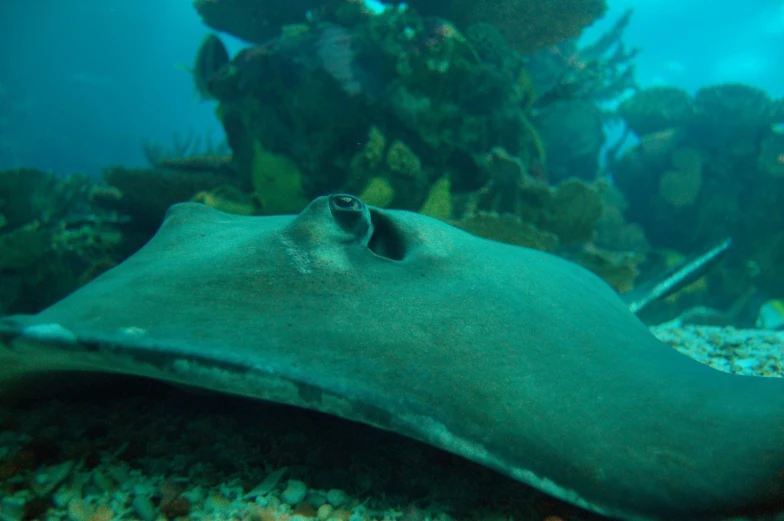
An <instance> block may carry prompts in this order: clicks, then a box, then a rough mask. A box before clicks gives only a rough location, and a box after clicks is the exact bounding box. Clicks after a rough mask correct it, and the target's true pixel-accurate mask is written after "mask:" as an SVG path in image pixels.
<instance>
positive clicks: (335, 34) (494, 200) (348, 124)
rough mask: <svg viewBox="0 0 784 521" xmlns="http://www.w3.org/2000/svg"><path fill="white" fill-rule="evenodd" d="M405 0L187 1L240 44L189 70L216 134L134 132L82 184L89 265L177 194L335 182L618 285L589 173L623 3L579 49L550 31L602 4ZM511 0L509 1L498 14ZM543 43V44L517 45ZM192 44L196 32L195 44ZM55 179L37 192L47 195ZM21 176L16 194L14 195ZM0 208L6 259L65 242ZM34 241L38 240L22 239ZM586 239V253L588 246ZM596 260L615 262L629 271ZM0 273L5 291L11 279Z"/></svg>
mask: <svg viewBox="0 0 784 521" xmlns="http://www.w3.org/2000/svg"><path fill="white" fill-rule="evenodd" d="M408 4H409V8H402V7H401V8H392V9H387V10H385V11H384V12H383V13H381V14H371V13H369V12H368V11H366V10H365V7H364V6H363V4H362V3H361V2H357V1H354V0H326V1H322V2H319V3H318V4H317V5H316V6H315V7H314V6H312V5H310V4H308V5H307V6H305V5H304V4H303V3H302V2H300V1H299V0H295V1H293V2H279V1H277V0H273V1H270V2H258V1H256V0H196V1H195V2H194V6H195V8H196V9H197V10H198V12H199V13H200V14H201V15H202V17H203V18H204V20H205V21H206V22H207V23H208V24H209V25H211V26H212V27H214V28H215V29H217V30H221V31H227V32H230V33H232V34H234V35H236V36H239V37H241V38H244V39H246V40H248V41H249V42H252V43H253V45H250V46H248V47H246V48H244V49H242V50H241V51H240V52H239V53H237V54H236V55H235V56H234V57H233V58H231V59H230V60H229V61H228V62H226V59H225V58H226V57H227V56H225V55H224V53H223V49H224V45H223V43H222V42H221V41H220V39H219V37H218V36H215V35H211V36H210V37H209V41H210V42H211V45H213V46H214V47H215V48H216V49H218V50H221V53H219V54H220V58H221V59H220V60H217V61H215V63H212V62H210V63H206V64H205V66H204V67H203V70H201V71H200V74H199V75H198V78H197V79H198V83H199V87H200V89H201V91H203V92H206V93H208V94H209V97H210V98H215V100H216V101H217V107H216V110H215V113H216V116H217V117H218V120H219V122H220V123H221V124H222V126H223V129H224V131H225V137H226V140H225V142H220V143H218V142H213V140H212V139H211V137H210V136H209V135H207V136H199V135H197V134H196V133H195V132H194V131H190V132H188V133H185V134H175V135H174V136H173V138H172V141H171V143H170V144H168V145H165V144H160V143H152V142H147V143H143V149H144V152H145V154H146V157H147V159H148V161H149V163H150V165H151V167H152V168H149V169H133V168H124V167H113V168H107V169H105V170H104V171H103V172H102V176H101V179H100V182H99V183H98V184H95V183H93V184H90V185H89V187H86V188H84V190H85V191H87V192H90V194H91V195H90V196H89V197H87V196H85V201H86V202H85V203H84V204H83V205H82V206H83V207H84V208H85V209H84V212H85V213H87V214H89V215H93V216H101V217H100V219H108V218H109V217H107V216H122V218H120V217H118V219H120V221H118V222H117V223H114V224H112V226H117V227H118V230H119V231H120V233H121V237H120V239H122V240H121V241H120V243H121V244H116V245H114V246H112V247H111V248H109V247H108V246H107V249H110V250H111V251H110V252H108V253H106V255H104V256H101V259H102V260H101V262H104V264H96V266H98V267H95V268H91V269H92V272H94V273H98V272H99V271H100V269H101V266H108V265H111V264H113V263H114V262H116V261H117V260H120V257H122V254H120V253H117V252H124V253H125V254H127V253H130V252H132V251H133V250H134V248H135V247H137V246H138V245H139V244H141V243H143V242H144V241H145V240H146V239H147V238H149V237H150V235H151V234H152V233H153V232H154V231H155V229H156V228H157V227H158V225H159V223H160V222H161V219H162V217H163V215H164V213H165V211H166V209H167V208H168V207H169V206H170V205H171V204H174V203H177V202H182V201H196V202H200V203H203V204H207V205H210V206H212V207H215V208H218V209H220V210H223V211H227V212H232V213H239V214H245V215H262V214H280V213H295V212H298V211H300V210H301V209H302V208H303V207H304V206H305V205H306V204H307V203H308V202H309V201H310V200H311V199H313V198H314V197H317V196H320V195H323V194H326V193H333V192H339V191H340V192H350V193H354V194H358V195H360V196H361V197H362V198H363V199H364V200H365V201H366V202H367V203H369V204H372V205H376V206H381V207H389V208H401V209H408V210H413V211H420V212H422V213H425V214H427V215H431V216H433V217H436V218H439V219H442V220H444V221H447V222H451V223H453V224H455V225H457V226H460V227H462V228H463V229H466V230H469V231H472V232H473V233H476V234H478V235H481V236H484V237H488V238H492V239H496V240H502V241H505V242H511V243H513V244H521V245H526V246H531V247H535V248H539V249H542V250H546V251H552V252H554V253H557V254H560V255H565V256H567V257H570V258H572V259H575V260H577V261H578V262H579V261H580V259H584V260H585V262H587V263H589V264H591V265H592V266H593V267H594V268H595V269H596V270H597V271H598V272H604V273H605V274H606V276H607V277H608V278H610V279H613V284H615V285H616V287H619V288H624V287H626V286H627V285H628V282H629V281H630V280H632V278H633V273H634V270H633V269H627V268H628V266H627V265H628V259H627V257H624V256H623V255H620V256H616V255H615V253H616V250H619V248H618V247H617V245H616V244H615V243H614V242H613V241H614V240H616V239H618V241H621V242H622V239H621V238H622V237H626V236H627V235H630V234H631V232H629V233H628V234H627V235H623V233H621V232H620V231H618V230H621V229H625V228H624V227H627V228H628V226H629V225H628V224H627V223H625V222H623V219H622V218H621V217H619V216H620V214H619V213H616V217H617V219H616V220H615V221H613V226H614V227H615V228H614V229H615V230H616V231H617V233H614V234H613V233H605V234H604V239H603V240H602V241H596V237H597V233H596V232H597V229H599V227H600V223H601V219H602V213H603V211H604V210H605V208H606V205H605V204H604V202H603V195H602V194H603V192H604V191H605V188H606V184H605V183H604V182H602V181H597V180H596V173H597V169H598V166H597V158H598V154H599V150H600V148H601V145H602V140H603V133H602V122H603V119H604V117H605V115H604V114H603V112H602V111H601V110H599V109H598V105H597V102H598V101H600V100H601V99H603V97H604V96H606V95H610V94H609V93H613V92H616V91H617V90H618V89H625V88H628V87H629V85H631V84H632V83H633V82H632V83H630V78H631V77H632V72H633V68H632V67H631V65H630V60H631V57H632V56H633V53H629V52H627V51H626V50H625V49H624V47H623V45H622V43H621V35H622V31H623V28H624V27H625V24H626V22H627V21H628V16H625V17H622V18H621V19H620V20H619V21H618V23H617V24H616V26H615V27H613V28H612V29H611V30H610V31H608V33H607V34H605V35H604V36H602V37H600V38H599V39H598V40H597V41H596V42H594V43H593V44H592V45H589V46H585V47H581V48H578V47H577V44H576V43H575V42H574V41H571V40H567V41H564V40H565V39H568V38H572V37H574V36H576V35H577V34H578V33H579V31H580V29H581V28H582V27H583V26H585V25H586V24H587V23H589V22H590V21H592V20H593V19H594V18H595V17H597V16H599V15H600V14H601V13H602V12H603V10H604V3H603V2H602V1H598V0H582V1H581V0H558V1H555V2H548V3H542V2H531V1H527V0H519V1H517V0H515V1H513V2H511V3H509V2H507V3H503V2H490V1H482V2H479V3H473V2H471V3H466V2H464V1H463V0H454V1H452V0H449V1H447V0H439V1H436V2H430V1H428V2H419V1H416V2H413V3H412V2H409V3H408ZM510 6H514V8H515V9H514V16H507V15H508V14H509V13H507V12H506V10H507V9H509V8H510ZM308 8H312V9H311V12H310V16H308V17H305V14H304V13H305V11H306V10H307V9H308ZM563 9H568V11H567V12H569V16H562V13H563V12H564V11H563ZM521 17H522V18H524V19H525V23H523V24H518V22H520V20H521ZM448 20H449V21H448ZM516 24H517V25H516ZM521 28H523V29H524V30H523V31H520V30H519V29H521ZM544 28H546V29H547V30H546V31H545V30H544ZM545 33H547V34H545ZM541 46H545V48H544V49H542V50H541V51H540V53H536V54H534V55H529V56H526V57H524V56H523V55H522V54H521V53H523V54H524V53H530V52H532V51H533V50H534V49H535V48H537V47H541ZM204 52H205V49H204V46H202V49H201V51H200V53H199V54H200V57H202V58H205V59H206V57H205V56H203V54H204ZM542 57H544V58H542ZM197 61H198V60H197ZM208 61H209V60H208ZM36 175H40V174H36ZM575 177H579V178H581V179H582V180H577V179H574V178H575ZM60 182H64V181H62V180H58V181H57V182H52V183H53V184H51V186H50V187H49V188H48V190H52V192H53V193H58V190H60V188H57V186H59V185H58V184H57V183H60ZM21 186H23V185H20V187H18V188H16V190H18V191H19V192H18V193H26V192H24V190H27V188H26V187H25V188H24V189H23V188H21ZM6 199H7V200H9V201H10V200H11V199H12V198H10V197H7V198H6ZM8 204H10V203H7V205H8ZM7 205H6V206H7ZM8 208H10V206H9V207H8ZM0 211H2V212H4V213H3V217H4V219H5V220H6V221H7V222H6V224H4V225H3V227H2V228H0V233H2V234H3V237H5V239H4V240H6V241H9V242H7V244H9V247H8V248H7V249H6V251H5V252H4V255H5V257H4V261H3V262H5V263H6V264H7V265H8V266H12V265H13V266H23V265H27V264H29V262H28V260H27V259H26V258H23V257H19V258H15V256H20V255H26V254H28V253H29V252H40V251H45V250H46V248H51V245H52V244H55V243H57V241H60V243H62V242H63V240H65V241H66V242H68V241H71V242H73V241H76V237H75V236H71V235H68V236H67V239H61V238H60V236H58V237H53V236H52V235H51V234H49V235H47V233H49V231H48V230H49V228H50V225H49V224H46V225H41V224H37V221H36V219H30V220H27V221H24V222H17V221H13V222H11V221H12V219H11V217H10V215H11V213H8V215H6V213H7V212H8V211H10V210H5V209H0ZM69 211H70V210H69ZM39 220H40V219H39ZM0 222H4V221H3V220H2V219H0ZM48 222H49V221H47V223H48ZM52 222H54V221H52ZM107 222H109V221H107ZM9 223H10V224H9ZM101 223H104V221H101ZM103 225H104V224H101V226H103ZM96 226H97V225H96ZM106 226H109V224H106ZM109 227H110V226H109ZM39 229H45V230H47V231H46V233H39ZM11 230H14V233H10V231H11ZM6 235H7V237H6ZM61 235H62V234H61ZM62 236H63V237H66V236H65V235H62ZM10 241H14V242H10ZM35 241H38V242H37V243H35V244H37V246H36V247H35V248H26V249H25V248H22V246H21V245H22V244H25V243H27V242H29V243H30V244H33V243H34V242H35ZM638 242H639V241H638ZM642 242H643V243H644V242H645V241H644V238H643V240H642ZM619 243H620V242H619ZM58 244H59V243H58ZM626 244H635V243H634V241H628V240H627V241H626ZM115 246H116V248H115ZM586 248H588V249H589V250H590V251H594V252H598V253H596V255H594V256H593V257H591V256H589V255H587V254H585V251H588V250H586ZM621 249H622V248H621ZM46 251H48V250H46ZM580 251H583V253H582V254H580V253H579V252H580ZM26 252H28V253H26ZM29 254H33V253H29ZM96 257H98V255H97V254H96ZM589 257H590V258H589ZM598 257H602V258H604V259H605V260H607V262H606V263H605V264H606V265H612V266H615V267H616V268H618V270H619V273H625V274H627V275H628V276H627V277H626V282H619V281H620V280H621V279H623V278H624V276H620V277H619V276H616V275H611V274H610V273H609V271H608V270H607V268H606V265H602V262H603V261H601V262H600V261H597V260H596V259H597V258H598ZM90 258H91V259H92V257H90ZM629 258H631V257H629ZM96 262H98V261H96ZM9 269H10V268H9ZM14 269H16V268H14ZM623 270H625V271H623ZM88 271H89V270H88ZM610 271H612V270H610ZM3 277H5V272H3ZM12 278H13V277H12ZM3 280H4V284H3V287H4V288H10V289H8V290H7V291H8V292H13V293H14V295H16V294H18V291H22V290H21V289H19V288H22V287H23V286H20V285H19V284H18V283H17V282H12V281H10V279H8V280H9V282H8V283H7V284H6V283H5V281H6V279H5V278H4V279H3ZM13 280H14V281H16V280H20V279H18V278H14V279H13ZM69 284H70V285H69V286H68V287H69V288H70V289H73V287H74V284H72V283H69ZM48 298H49V297H46V298H44V299H43V300H42V302H43V301H46V302H48V300H47V299H48ZM3 302H11V300H10V298H9V299H5V300H3ZM5 307H6V308H8V309H11V310H19V309H21V308H20V307H18V306H17V307H13V306H11V307H9V306H5Z"/></svg>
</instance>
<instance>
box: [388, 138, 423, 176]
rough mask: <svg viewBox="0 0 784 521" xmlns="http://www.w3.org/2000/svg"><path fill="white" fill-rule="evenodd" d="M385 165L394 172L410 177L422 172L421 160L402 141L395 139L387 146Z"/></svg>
mask: <svg viewBox="0 0 784 521" xmlns="http://www.w3.org/2000/svg"><path fill="white" fill-rule="evenodd" d="M387 167H389V169H390V170H391V171H392V172H395V173H396V174H401V175H403V176H405V177H411V178H415V177H419V174H420V173H421V172H422V162H421V161H420V160H419V158H418V157H417V156H416V154H415V153H414V151H413V150H411V149H410V148H408V146H407V145H406V144H405V143H403V142H402V141H395V142H394V143H392V145H391V146H390V147H389V152H387Z"/></svg>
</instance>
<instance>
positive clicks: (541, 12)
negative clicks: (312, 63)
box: [194, 0, 607, 54]
mask: <svg viewBox="0 0 784 521" xmlns="http://www.w3.org/2000/svg"><path fill="white" fill-rule="evenodd" d="M405 3H406V4H407V5H408V6H409V7H411V8H412V9H414V10H416V11H418V12H420V13H421V14H422V15H424V16H436V17H439V18H444V19H447V20H450V21H451V22H453V23H454V24H455V25H456V26H457V27H458V28H459V29H460V30H461V31H465V30H468V28H469V27H470V26H472V25H474V24H485V23H486V24H490V25H493V26H495V27H497V28H498V30H499V31H500V33H501V34H502V35H503V36H504V38H506V40H507V41H508V42H509V45H510V46H511V47H513V48H514V49H515V50H517V51H518V52H520V53H523V54H527V53H530V52H532V51H534V50H536V49H538V48H541V47H545V46H548V45H553V44H555V43H558V42H562V41H564V40H567V39H571V38H576V37H577V36H579V35H580V32H581V31H582V29H583V28H584V27H587V26H588V25H590V24H591V23H593V22H594V21H595V20H596V19H598V18H600V17H601V16H602V15H604V12H605V11H606V9H607V5H606V3H605V1H604V0H555V1H549V2H539V1H536V0H504V1H501V0H409V1H408V2H405ZM194 7H195V8H196V10H197V11H198V12H199V14H200V15H201V17H202V19H203V20H204V22H205V23H206V24H207V25H209V26H210V27H212V28H213V29H215V30H218V31H222V32H227V33H230V34H233V35H234V36H237V37H238V38H241V39H243V40H245V41H248V42H255V43H263V42H265V41H267V40H269V39H270V38H273V37H276V36H277V35H278V33H279V31H280V29H281V28H282V27H283V26H285V25H289V24H293V23H300V22H304V21H305V20H304V13H306V12H308V11H309V10H310V12H311V16H312V17H318V18H320V19H323V20H326V21H335V20H340V21H347V20H349V19H351V18H352V15H353V16H356V15H357V14H361V13H362V12H363V11H364V8H363V6H362V2H356V1H352V0H322V1H320V2H317V3H316V5H314V4H313V2H306V1H303V0H294V1H281V0H270V1H265V2H259V1H257V0H196V1H195V2H194Z"/></svg>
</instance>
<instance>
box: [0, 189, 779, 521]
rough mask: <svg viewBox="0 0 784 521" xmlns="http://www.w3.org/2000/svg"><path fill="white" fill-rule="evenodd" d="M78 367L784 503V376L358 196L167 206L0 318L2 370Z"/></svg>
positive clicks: (682, 509)
mask: <svg viewBox="0 0 784 521" xmlns="http://www.w3.org/2000/svg"><path fill="white" fill-rule="evenodd" d="M352 201H353V202H352ZM336 204H337V206H336ZM341 204H342V206H348V209H346V208H339V206H341ZM352 205H353V206H352ZM70 369H77V370H89V371H100V372H118V373H129V374H137V375H142V376H148V377H153V378H158V379H162V380H167V381H171V382H178V383H181V384H186V385H191V386H195V387H201V388H209V389H214V390H219V391H223V392H227V393H232V394H237V395H244V396H253V397H257V398H261V399H268V400H273V401H277V402H283V403H289V404H292V405H296V406H301V407H307V408H311V409H315V410H320V411H325V412H328V413H331V414H335V415H338V416H343V417H346V418H348V419H352V420H357V421H361V422H364V423H368V424H371V425H375V426H377V427H380V428H384V429H388V430H393V431H396V432H399V433H401V434H403V435H406V436H410V437H413V438H416V439H419V440H422V441H424V442H426V443H430V444H432V445H436V446H439V447H441V448H443V449H445V450H448V451H451V452H454V453H457V454H460V455H463V456H465V457H467V458H469V459H472V460H474V461H477V462H479V463H481V464H484V465H487V466H490V467H493V468H495V469H497V470H498V471H500V472H503V473H505V474H508V475H509V476H511V477H513V478H515V479H518V480H521V481H524V482H526V483H528V484H530V485H533V486H535V487H537V488H540V489H542V490H544V491H546V492H548V493H550V494H553V495H555V496H557V497H560V498H562V499H565V500H567V501H571V502H573V503H575V504H577V505H580V506H583V507H585V508H588V509H591V510H594V511H596V512H599V513H603V514H606V515H610V516H615V517H621V518H625V519H656V520H675V519H684V520H685V519H690V520H694V519H725V518H731V517H733V516H763V515H768V514H770V513H773V512H779V511H781V510H784V509H783V508H782V501H783V499H782V498H783V497H784V474H783V471H784V443H782V440H783V439H784V380H783V379H776V378H758V377H748V376H737V375H730V374H725V373H722V372H719V371H716V370H713V369H711V368H709V367H707V366H705V365H702V364H700V363H699V362H696V361H694V360H692V359H690V358H688V357H687V356H685V355H682V354H680V353H678V352H676V351H675V350H674V349H671V348H670V347H668V346H666V345H665V344H662V343H660V342H659V341H657V340H656V339H655V338H654V337H653V336H652V335H651V334H650V332H649V331H648V330H647V328H646V327H645V326H644V325H643V324H642V323H641V322H640V321H639V320H638V319H637V318H636V317H635V316H634V315H632V313H630V312H629V310H628V309H627V307H626V306H625V304H624V303H623V302H622V301H621V300H620V299H619V298H618V296H617V295H616V294H615V293H614V292H613V290H612V289H611V288H609V287H608V286H607V285H606V284H604V283H603V282H602V281H601V280H600V279H598V278H597V277H596V276H594V275H592V274H591V273H589V272H587V271H586V270H584V269H582V268H580V267H579V266H576V265H574V264H571V263H569V262H566V261H564V260H562V259H559V258H556V257H554V256H551V255H548V254H545V253H541V252H537V251H534V250H530V249H526V248H519V247H514V246H509V245H505V244H501V243H496V242H492V241H487V240H483V239H479V238H476V237H473V236H471V235H469V234H467V233H465V232H462V231H460V230H458V229H456V228H453V227H451V226H449V225H447V224H444V223H442V222H440V221H438V220H435V219H432V218H428V217H425V216H422V215H418V214H414V213H409V212H403V211H386V210H380V209H376V208H367V207H365V206H364V205H363V204H362V203H361V202H360V201H358V200H356V199H352V198H344V199H342V200H336V199H335V196H332V198H329V197H322V198H319V199H316V200H314V201H313V202H312V203H311V204H310V205H309V206H308V207H307V208H306V209H305V210H304V211H303V212H302V213H301V214H300V215H298V216H283V217H247V216H235V215H228V214H224V213H221V212H219V211H216V210H213V209H211V208H208V207H205V206H201V205H197V204H192V203H186V204H180V205H176V206H174V207H172V209H171V210H170V211H169V213H168V215H167V217H166V219H165V222H164V223H163V225H162V226H161V229H160V230H159V231H158V233H157V234H156V236H155V237H154V238H153V239H152V240H151V241H150V242H149V243H148V244H147V245H146V246H145V247H144V248H143V249H142V250H141V251H139V252H138V253H137V254H135V255H134V256H132V257H131V258H130V259H128V260H127V261H126V262H124V263H123V264H121V265H120V266H118V267H116V268H114V269H112V270H111V271H109V272H107V273H106V274H104V275H102V276H101V277H99V278H98V279H96V280H95V281H93V282H91V283H90V284H88V285H87V286H85V287H83V288H82V289H80V290H78V291H77V292H75V293H74V294H72V295H71V296H69V297H67V298H66V299H64V300H62V301H61V302H59V303H57V304H55V305H54V306H52V307H50V308H48V309H46V310H45V311H43V312H42V313H40V314H38V315H35V316H17V317H11V318H7V319H4V320H3V321H1V322H0V392H8V393H10V392H12V391H11V390H12V389H13V388H18V382H19V381H20V379H21V381H22V382H24V381H25V378H29V377H30V375H35V374H39V373H45V372H47V371H50V372H58V371H64V370H70ZM12 384H13V385H12ZM14 386H16V387H14Z"/></svg>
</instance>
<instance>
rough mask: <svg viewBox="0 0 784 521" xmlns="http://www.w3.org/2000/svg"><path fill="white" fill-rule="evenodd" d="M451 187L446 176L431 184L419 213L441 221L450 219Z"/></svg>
mask: <svg viewBox="0 0 784 521" xmlns="http://www.w3.org/2000/svg"><path fill="white" fill-rule="evenodd" d="M451 186H452V183H451V182H450V181H449V178H448V177H446V176H444V177H442V178H441V179H439V180H438V181H436V182H435V183H433V186H431V187H430V193H429V194H428V195H427V199H426V200H425V202H424V204H423V205H422V208H420V209H419V213H421V214H424V215H429V216H430V217H435V218H436V219H441V220H442V221H446V220H448V219H450V218H451V217H452V196H451V194H450V192H449V189H450V187H451Z"/></svg>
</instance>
